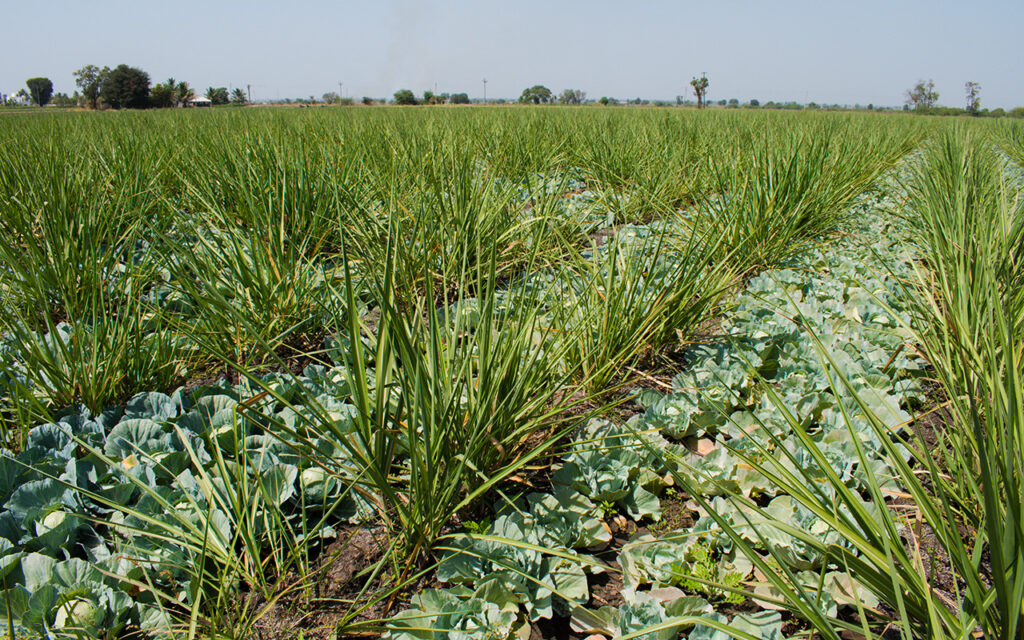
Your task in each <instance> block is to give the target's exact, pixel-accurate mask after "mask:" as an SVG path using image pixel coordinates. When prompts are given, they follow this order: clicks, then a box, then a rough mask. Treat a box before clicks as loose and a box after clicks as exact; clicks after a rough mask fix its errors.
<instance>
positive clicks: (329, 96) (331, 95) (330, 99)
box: [320, 91, 341, 104]
mask: <svg viewBox="0 0 1024 640" xmlns="http://www.w3.org/2000/svg"><path fill="white" fill-rule="evenodd" d="M320 99H321V100H323V101H324V103H325V104H341V96H339V95H338V94H337V93H335V92H334V91H328V92H327V93H325V94H324V95H323V96H321V97H320Z"/></svg>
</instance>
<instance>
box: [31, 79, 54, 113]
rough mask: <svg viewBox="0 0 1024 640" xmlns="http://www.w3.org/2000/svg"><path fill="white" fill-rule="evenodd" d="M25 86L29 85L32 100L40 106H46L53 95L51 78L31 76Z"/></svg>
mask: <svg viewBox="0 0 1024 640" xmlns="http://www.w3.org/2000/svg"><path fill="white" fill-rule="evenodd" d="M25 86H26V87H28V95H29V96H31V97H32V102H34V103H36V104H37V105H39V106H40V107H45V106H46V103H48V102H49V101H50V98H51V97H52V96H53V83H52V82H50V79H49V78H29V79H28V80H26V81H25Z"/></svg>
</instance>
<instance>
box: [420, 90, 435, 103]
mask: <svg viewBox="0 0 1024 640" xmlns="http://www.w3.org/2000/svg"><path fill="white" fill-rule="evenodd" d="M423 104H437V96H435V95H434V92H433V91H424V92H423Z"/></svg>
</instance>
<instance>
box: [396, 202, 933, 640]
mask: <svg viewBox="0 0 1024 640" xmlns="http://www.w3.org/2000/svg"><path fill="white" fill-rule="evenodd" d="M893 205H894V201H893V200H892V199H891V198H889V197H885V196H878V197H876V198H873V199H869V200H866V201H863V202H861V203H860V204H858V205H857V207H856V211H855V213H856V214H857V215H856V219H857V220H859V226H858V228H857V229H856V233H855V235H854V236H852V237H849V238H847V239H845V240H843V241H842V242H839V243H833V244H831V245H827V246H824V247H822V248H820V249H815V250H812V251H809V252H808V253H806V254H804V255H802V256H800V257H799V258H798V259H797V260H796V261H794V263H793V264H792V265H791V266H790V267H789V268H786V269H778V270H771V271H767V272H764V273H762V274H760V275H758V276H756V277H755V278H753V279H752V280H750V282H749V283H748V285H747V287H746V289H745V291H744V292H743V293H742V294H741V295H740V296H739V297H738V299H737V300H736V306H735V308H734V309H733V310H732V311H731V312H730V313H728V314H727V315H726V317H725V319H724V321H723V325H722V328H723V332H724V334H725V338H723V339H722V340H721V341H716V342H712V343H709V344H704V345H697V346H694V347H692V348H691V349H689V350H688V351H687V353H686V359H687V362H688V366H687V367H686V368H685V370H684V371H683V372H682V373H680V374H679V375H677V376H676V377H675V378H674V379H673V381H672V387H673V389H672V390H671V391H668V392H661V391H644V392H642V393H641V394H640V396H639V397H640V399H641V400H642V402H643V403H644V404H645V405H646V410H645V411H644V412H643V413H642V414H639V415H637V416H635V417H634V418H632V419H630V420H629V421H628V422H627V423H625V424H615V423H613V422H610V421H607V420H594V421H592V422H591V423H590V424H588V425H587V426H586V428H585V429H583V430H581V431H580V432H579V433H578V438H577V441H578V443H579V444H577V446H576V450H575V451H573V452H571V453H570V454H569V455H567V456H566V457H565V458H564V459H563V460H562V461H561V463H560V464H559V465H558V466H557V468H556V470H555V471H554V474H553V476H552V491H551V493H530V494H527V495H525V496H522V497H520V498H518V499H512V500H507V501H502V502H500V503H498V504H497V505H496V507H495V512H494V513H495V517H494V520H493V523H492V524H491V525H490V526H489V527H488V528H487V529H486V530H485V532H484V534H485V535H477V536H467V537H465V538H462V539H459V540H457V541H456V543H455V544H453V545H452V548H451V549H450V550H449V552H448V555H447V556H446V557H445V559H444V560H443V561H442V562H441V565H440V567H439V570H438V577H439V578H440V579H441V580H444V581H447V582H451V583H454V584H457V585H458V586H456V587H453V588H451V589H443V590H436V591H434V590H432V591H428V592H425V593H422V594H419V595H417V596H415V597H414V598H413V603H414V605H413V607H412V608H411V609H410V610H409V611H407V612H406V613H405V614H403V615H402V616H401V617H400V619H399V621H397V622H396V625H397V626H398V628H397V629H395V630H394V631H392V633H391V637H393V638H401V639H403V640H409V639H412V638H442V637H456V638H484V637H512V636H514V635H516V634H519V635H520V637H528V634H529V630H530V623H531V622H535V621H537V620H539V619H541V618H548V617H551V616H554V615H561V616H569V617H571V618H572V622H573V626H574V628H576V630H577V631H580V632H591V633H600V634H602V635H605V636H608V637H619V636H624V635H628V634H631V633H638V632H641V631H643V630H645V629H655V630H654V631H650V632H646V633H645V634H641V635H640V636H639V637H645V638H655V637H657V638H674V637H677V636H678V634H679V633H680V632H681V631H686V632H687V633H688V637H690V638H728V637H732V636H731V635H730V634H728V633H726V632H725V631H723V630H722V627H721V626H720V625H715V623H716V622H718V623H725V622H730V626H731V627H732V628H733V629H734V630H736V629H738V630H740V631H745V632H747V633H750V634H752V635H753V636H754V637H762V638H766V639H767V638H781V637H783V636H782V627H783V619H782V617H781V615H780V614H779V613H778V612H775V611H772V610H771V609H775V608H778V607H777V606H776V607H773V606H772V604H773V603H775V602H776V600H777V598H778V594H777V593H774V592H773V590H772V587H771V585H770V584H769V583H768V582H767V581H765V580H764V578H763V576H762V577H761V580H760V581H758V579H757V578H756V577H755V576H756V574H755V572H754V569H755V567H754V566H753V564H752V562H751V560H750V559H749V558H748V557H746V556H745V555H744V554H743V553H742V552H741V551H740V550H739V549H737V548H736V545H735V544H733V541H732V539H730V537H729V536H727V535H725V534H724V533H723V531H722V530H721V527H720V526H719V525H718V524H717V522H716V520H715V519H713V518H711V517H709V516H708V514H707V512H705V511H703V509H701V508H699V507H698V506H697V505H696V504H695V503H692V502H691V503H690V504H689V508H692V509H693V510H694V511H696V512H697V520H696V524H695V525H694V526H693V527H692V528H689V529H686V530H680V531H664V530H662V531H659V533H658V535H652V534H645V535H640V536H637V537H635V538H633V539H631V540H630V541H629V542H628V543H627V544H626V545H625V546H623V547H622V548H621V549H620V550H619V555H618V559H617V563H616V565H615V566H614V567H612V566H609V565H608V564H607V563H606V560H602V559H600V558H599V557H598V554H600V552H601V551H602V550H603V549H605V548H606V547H607V546H608V545H609V543H610V542H611V534H610V531H609V529H608V528H607V527H606V526H605V525H604V524H603V521H604V520H605V519H606V518H608V517H609V515H610V514H614V513H624V514H627V515H628V516H629V517H630V518H631V519H633V520H636V521H647V522H650V521H657V520H658V519H659V518H660V516H661V509H660V500H659V496H660V497H661V498H663V499H671V500H675V501H678V500H679V498H678V496H679V483H677V482H675V481H674V477H679V476H683V477H685V478H686V486H687V487H688V488H689V489H690V490H697V491H700V492H701V493H702V494H703V495H704V496H705V497H706V499H707V500H708V501H709V504H710V505H711V506H712V508H713V509H714V511H716V512H717V514H718V515H719V516H720V517H722V518H725V519H726V520H727V521H728V522H729V523H730V524H731V525H732V526H733V527H734V529H735V530H737V531H739V532H741V533H742V535H744V536H745V537H746V538H747V540H748V541H749V543H750V544H751V545H755V546H759V547H762V549H763V547H764V545H766V544H769V545H772V546H773V547H774V550H775V553H774V554H772V556H773V557H776V558H777V557H783V558H785V559H786V563H787V564H788V567H787V568H788V569H789V570H791V571H793V572H794V574H795V576H796V577H797V579H798V580H800V581H801V582H802V583H803V584H804V585H805V586H806V587H807V588H808V589H811V590H813V591H816V592H818V593H819V594H820V606H821V607H822V609H823V610H825V611H827V612H829V613H830V615H836V613H837V610H838V609H839V608H840V607H847V608H848V609H849V610H851V611H856V610H857V609H858V607H866V608H868V609H872V608H875V607H877V606H878V602H877V600H873V599H872V597H871V595H870V592H868V590H866V589H864V588H863V587H859V586H858V585H857V584H856V583H854V582H853V581H851V579H850V578H849V574H848V573H847V572H846V571H844V568H843V567H841V566H837V565H836V564H835V563H834V559H833V560H831V561H830V560H828V559H826V558H825V557H824V556H823V554H821V553H820V552H819V551H818V550H817V549H815V548H810V547H809V546H808V545H805V544H803V543H802V542H801V540H800V539H799V538H796V537H794V536H792V535H791V534H790V532H789V531H787V530H785V528H780V527H779V526H777V525H773V523H778V522H783V523H789V524H790V525H791V526H793V527H798V528H800V529H802V530H804V531H806V532H808V533H810V534H811V535H814V536H817V537H819V538H821V540H822V542H823V543H825V544H839V545H842V544H844V541H843V539H842V536H841V535H840V534H839V532H837V531H835V530H834V529H832V528H831V527H829V526H828V524H827V523H825V522H823V521H821V520H820V519H819V518H817V517H816V516H815V515H814V514H813V513H812V512H810V511H809V510H808V509H807V508H805V507H803V506H802V505H801V504H799V503H798V502H796V501H794V500H793V499H792V498H791V497H790V496H788V495H785V494H782V493H780V492H779V489H778V487H777V486H775V485H774V484H773V483H772V482H771V481H770V480H769V479H768V478H766V477H765V476H764V475H762V474H761V473H759V472H758V471H756V470H755V469H754V468H752V467H751V466H750V465H749V464H747V463H746V461H745V460H744V458H743V456H742V455H739V454H740V453H741V452H742V453H746V454H748V455H755V456H757V455H771V456H774V457H776V459H778V460H779V461H780V462H781V463H782V464H784V465H793V466H800V467H802V468H803V469H804V470H805V472H806V470H807V469H812V470H813V469H815V468H816V467H818V462H816V461H815V460H814V459H813V458H812V457H811V456H810V454H809V453H808V452H807V450H806V449H805V448H804V447H803V446H802V445H801V443H800V441H799V439H797V438H795V437H793V436H792V433H791V430H790V427H789V425H788V423H787V419H786V418H785V417H784V415H783V414H784V412H785V411H789V412H791V414H792V415H793V416H797V417H798V419H799V420H800V421H801V427H802V428H803V429H805V430H806V431H807V432H808V433H810V434H812V436H813V438H814V440H815V441H816V442H817V443H818V445H819V448H820V451H822V452H824V454H825V456H826V457H827V460H828V462H829V464H830V466H831V469H830V470H831V471H832V472H834V473H836V474H838V475H839V476H840V477H841V478H842V480H843V482H845V483H846V484H847V485H848V486H849V487H850V488H851V489H852V490H853V491H855V492H858V493H859V494H860V495H863V496H867V495H868V492H867V483H868V479H867V477H866V474H865V470H864V469H863V468H862V459H861V458H860V456H859V455H858V452H857V449H858V448H862V449H863V450H866V452H867V456H868V459H869V460H870V464H871V465H872V466H873V468H872V469H871V471H872V472H873V474H874V476H875V478H883V479H887V480H888V481H887V483H886V484H885V486H884V489H885V490H887V491H889V492H891V493H892V495H893V496H895V495H897V494H898V493H899V491H900V486H899V484H898V482H897V477H898V474H897V473H896V472H895V471H894V470H893V469H891V468H890V467H889V460H890V459H889V458H888V457H887V455H886V451H885V448H884V447H882V446H881V444H880V443H879V442H878V441H877V440H878V433H877V432H876V431H875V430H874V429H872V428H871V427H870V426H869V425H868V423H867V421H866V419H865V418H864V417H863V416H862V415H860V412H861V408H860V405H859V404H858V403H855V402H854V401H853V399H852V397H851V395H852V394H856V395H857V396H859V397H860V398H861V400H863V401H865V402H866V404H867V410H868V411H870V412H871V413H872V414H873V415H874V416H877V417H880V418H881V419H882V420H884V421H885V423H886V424H887V425H888V426H889V427H890V428H891V429H892V433H893V435H894V437H895V436H898V435H900V434H901V433H902V434H904V435H905V432H904V431H903V429H904V428H905V427H906V425H907V423H908V422H909V420H910V415H909V414H908V412H907V409H908V408H913V407H917V406H919V405H920V403H921V401H922V390H921V380H920V377H921V375H920V374H921V372H922V368H923V364H924V363H923V362H922V360H921V359H920V358H919V357H917V355H916V354H915V353H914V352H913V350H912V349H910V348H908V347H909V345H908V340H909V339H910V335H909V332H908V330H907V328H906V327H907V326H908V325H909V321H910V318H909V317H908V314H907V312H906V304H905V303H904V302H905V301H901V298H900V296H901V294H902V292H903V286H902V285H901V284H900V282H899V279H900V278H906V277H907V276H908V275H909V274H910V273H911V271H912V268H913V267H912V259H913V255H912V253H911V251H912V249H910V248H909V247H907V246H906V245H904V244H902V243H901V242H900V240H901V239H902V238H903V234H902V233H901V231H900V229H899V222H898V220H897V219H896V218H894V217H893V216H892V215H891V211H890V210H891V208H892V206H893ZM809 331H810V332H811V333H809ZM812 334H813V335H815V336H817V339H818V340H820V343H821V345H823V346H824V348H825V349H827V350H828V351H829V353H831V354H832V358H831V360H823V359H822V358H821V357H820V352H819V350H818V345H816V341H815V339H813V338H812ZM831 368H838V369H840V370H841V371H840V372H841V374H842V375H843V376H845V378H847V379H848V380H850V381H851V382H852V387H851V388H846V387H837V386H836V385H835V384H834V382H833V381H834V379H835V372H834V371H831V370H830V369H831ZM766 385H770V386H771V387H772V388H774V389H775V390H776V392H777V396H776V399H775V400H772V399H771V398H770V397H769V395H768V394H766V393H765V386H766ZM837 388H838V389H840V390H839V391H837V390H836V389H837ZM844 412H845V415H844ZM697 443H699V445H698V444H697ZM687 445H689V446H687ZM896 446H897V448H898V450H901V451H902V452H903V453H902V455H903V456H904V457H905V458H909V456H910V453H909V451H907V450H906V449H904V448H902V446H901V445H898V444H897V445H896ZM819 473H820V474H821V475H822V476H823V475H824V470H823V469H820V468H819ZM812 475H813V473H812ZM827 486H828V485H827V483H825V482H824V481H822V483H821V487H822V489H823V490H827ZM725 495H728V496H730V497H735V496H742V497H747V498H750V499H751V501H754V502H757V503H759V504H760V505H762V506H763V507H764V509H765V511H767V512H768V513H770V514H771V517H768V518H766V517H765V516H764V515H759V513H757V512H755V511H754V510H747V511H746V512H744V510H743V509H742V508H741V507H738V506H737V504H739V503H738V502H737V501H735V500H731V499H729V500H727V499H725V498H724V497H723V496H725ZM865 508H867V509H869V510H872V509H885V508H887V507H886V505H872V504H869V503H867V502H865ZM764 555H765V556H766V558H767V557H768V554H767V553H766V552H764ZM618 570H621V572H622V574H623V580H624V589H623V592H622V595H623V598H624V600H625V602H624V604H622V605H621V606H619V607H617V608H614V607H603V608H600V609H590V608H588V602H589V601H590V590H589V589H588V576H594V575H596V574H599V573H601V572H604V571H618ZM723 584H724V585H731V586H732V587H734V588H735V589H737V591H735V592H731V591H729V590H728V589H722V588H720V587H718V586H715V585H723ZM740 589H745V590H747V591H748V592H750V593H753V594H756V595H755V596H754V597H755V599H756V598H757V596H758V595H760V596H762V597H763V598H764V600H758V603H759V604H760V605H762V607H765V610H763V611H761V612H760V613H743V614H738V615H736V616H735V617H732V618H731V619H730V617H728V616H726V615H724V614H722V613H716V612H715V608H716V606H719V605H722V604H726V603H729V602H735V601H737V600H743V599H744V598H743V597H742V596H739V597H737V596H738V593H739V590H740Z"/></svg>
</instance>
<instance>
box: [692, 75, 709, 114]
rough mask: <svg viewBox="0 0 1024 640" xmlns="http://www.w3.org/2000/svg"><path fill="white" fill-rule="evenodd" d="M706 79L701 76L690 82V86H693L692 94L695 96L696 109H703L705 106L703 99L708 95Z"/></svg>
mask: <svg viewBox="0 0 1024 640" xmlns="http://www.w3.org/2000/svg"><path fill="white" fill-rule="evenodd" d="M709 84H711V83H710V82H708V77H707V76H705V75H702V76H701V77H699V78H694V79H693V80H690V85H691V86H693V92H694V93H696V94H697V108H698V109H703V108H704V107H705V106H706V103H705V99H706V96H707V94H708V85H709Z"/></svg>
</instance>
